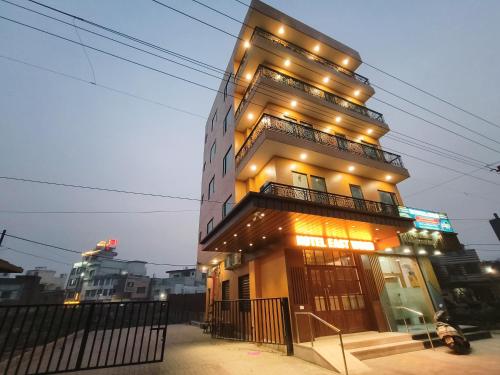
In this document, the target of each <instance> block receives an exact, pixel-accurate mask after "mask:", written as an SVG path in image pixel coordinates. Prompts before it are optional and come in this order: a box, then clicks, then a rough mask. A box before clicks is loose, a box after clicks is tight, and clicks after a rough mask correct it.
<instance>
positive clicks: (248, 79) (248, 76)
mask: <svg viewBox="0 0 500 375" xmlns="http://www.w3.org/2000/svg"><path fill="white" fill-rule="evenodd" d="M245 78H246V79H247V81H250V80H251V79H252V75H251V74H250V73H247V75H246V76H245Z"/></svg>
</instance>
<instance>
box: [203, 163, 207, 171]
mask: <svg viewBox="0 0 500 375" xmlns="http://www.w3.org/2000/svg"><path fill="white" fill-rule="evenodd" d="M206 168H207V162H206V161H204V162H203V172H205V169H206Z"/></svg>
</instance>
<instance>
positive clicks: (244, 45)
mask: <svg viewBox="0 0 500 375" xmlns="http://www.w3.org/2000/svg"><path fill="white" fill-rule="evenodd" d="M243 47H245V48H250V42H249V41H248V40H245V43H243Z"/></svg>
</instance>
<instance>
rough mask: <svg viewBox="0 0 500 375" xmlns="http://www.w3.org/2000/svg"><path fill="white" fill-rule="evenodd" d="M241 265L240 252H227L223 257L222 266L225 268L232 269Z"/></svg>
mask: <svg viewBox="0 0 500 375" xmlns="http://www.w3.org/2000/svg"><path fill="white" fill-rule="evenodd" d="M239 266H241V254H240V253H234V254H229V255H228V256H227V257H226V259H224V268H225V269H226V270H232V269H234V268H238V267H239Z"/></svg>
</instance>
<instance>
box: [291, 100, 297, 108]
mask: <svg viewBox="0 0 500 375" xmlns="http://www.w3.org/2000/svg"><path fill="white" fill-rule="evenodd" d="M290 105H291V106H292V107H294V108H295V107H297V101H296V100H292V101H291V102H290Z"/></svg>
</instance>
